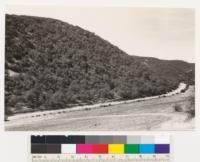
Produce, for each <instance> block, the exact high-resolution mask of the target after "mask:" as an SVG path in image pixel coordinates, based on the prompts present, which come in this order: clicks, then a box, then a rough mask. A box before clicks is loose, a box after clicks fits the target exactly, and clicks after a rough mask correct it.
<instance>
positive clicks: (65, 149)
mask: <svg viewBox="0 0 200 162" xmlns="http://www.w3.org/2000/svg"><path fill="white" fill-rule="evenodd" d="M61 153H62V154H76V144H62V145H61Z"/></svg>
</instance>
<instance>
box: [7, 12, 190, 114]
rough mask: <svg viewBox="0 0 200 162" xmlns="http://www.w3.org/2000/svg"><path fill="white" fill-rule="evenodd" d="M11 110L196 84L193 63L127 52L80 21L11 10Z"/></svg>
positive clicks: (126, 96) (118, 97)
mask: <svg viewBox="0 0 200 162" xmlns="http://www.w3.org/2000/svg"><path fill="white" fill-rule="evenodd" d="M5 39H6V46H5V109H6V113H7V114H12V113H17V112H26V111H36V110H41V109H59V108H64V107H70V106H72V105H75V104H89V103H96V102H104V101H106V100H123V99H133V98H137V97H143V96H151V95H158V94H162V93H166V92H167V91H170V90H172V89H175V88H176V87H177V86H178V84H179V83H180V82H182V81H184V82H187V83H190V84H194V64H189V63H186V62H183V61H166V60H159V59H155V58H144V57H137V56H130V55H127V54H126V53H125V52H123V51H122V50H120V49H119V48H118V47H116V46H114V45H112V44H111V43H109V42H108V41H106V40H103V39H102V38H100V37H99V36H97V35H95V34H94V33H91V32H89V31H86V30H84V29H82V28H80V27H78V26H73V25H70V24H68V23H65V22H62V21H58V20H55V19H50V18H40V17H31V16H17V15H6V38H5Z"/></svg>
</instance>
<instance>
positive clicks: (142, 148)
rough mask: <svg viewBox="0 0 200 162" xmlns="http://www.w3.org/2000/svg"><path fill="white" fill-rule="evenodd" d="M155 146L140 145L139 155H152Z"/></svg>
mask: <svg viewBox="0 0 200 162" xmlns="http://www.w3.org/2000/svg"><path fill="white" fill-rule="evenodd" d="M154 153H155V145H154V144H140V154H154Z"/></svg>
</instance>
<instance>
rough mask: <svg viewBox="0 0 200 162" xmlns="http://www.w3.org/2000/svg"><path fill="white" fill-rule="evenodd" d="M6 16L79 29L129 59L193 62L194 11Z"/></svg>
mask: <svg viewBox="0 0 200 162" xmlns="http://www.w3.org/2000/svg"><path fill="white" fill-rule="evenodd" d="M6 13H8V14H17V15H29V16H41V17H49V18H55V19H59V20H62V21H64V22H68V23H70V24H73V25H77V26H80V27H82V28H84V29H86V30H89V31H91V32H93V33H95V34H96V35H99V36H100V37H102V38H103V39H105V40H108V41H109V42H110V43H112V44H114V45H116V46H118V47H119V48H120V49H121V50H123V51H125V52H126V53H127V54H129V55H137V56H146V57H156V58H160V59H166V60H184V61H187V62H195V11H194V9H190V8H138V7H73V6H71V7H69V6H55V5H54V6H51V5H47V6H41V5H35V6H34V5H31V6H25V5H21V6H19V5H18V6H14V5H12V6H7V8H6Z"/></svg>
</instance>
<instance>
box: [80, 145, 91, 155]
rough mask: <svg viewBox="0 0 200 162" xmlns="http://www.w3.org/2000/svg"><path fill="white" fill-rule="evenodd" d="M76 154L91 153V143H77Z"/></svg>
mask: <svg viewBox="0 0 200 162" xmlns="http://www.w3.org/2000/svg"><path fill="white" fill-rule="evenodd" d="M76 153H77V154H92V153H93V152H92V145H91V144H77V145H76Z"/></svg>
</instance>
